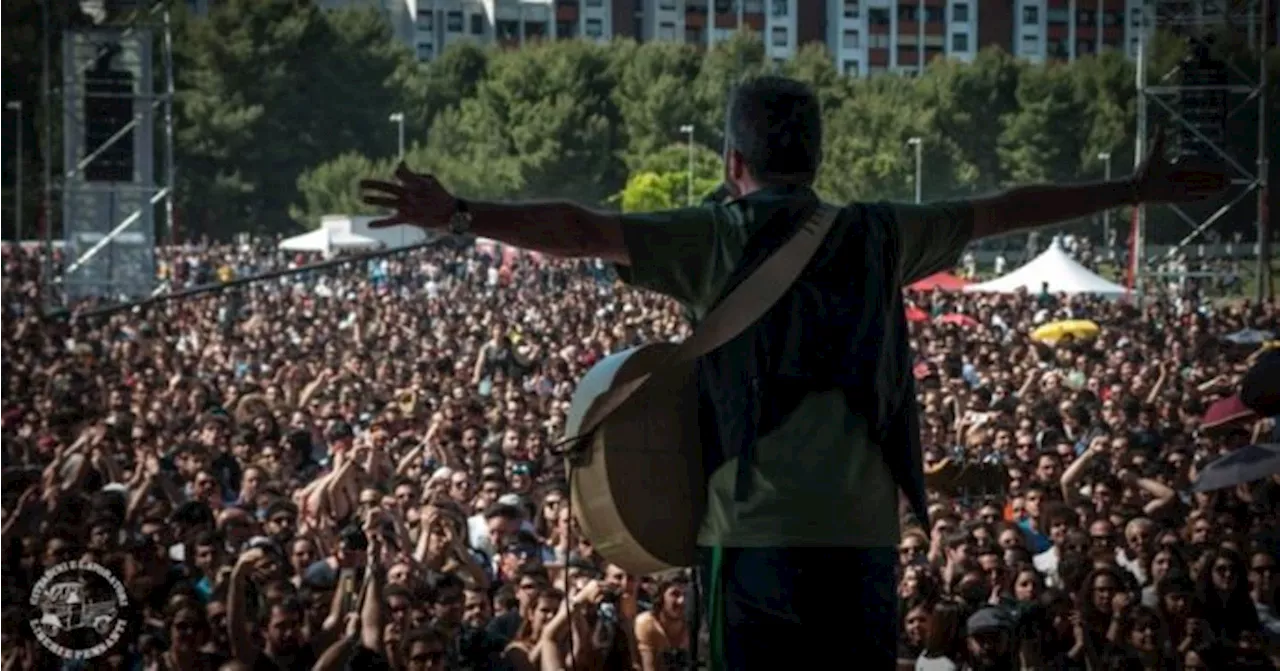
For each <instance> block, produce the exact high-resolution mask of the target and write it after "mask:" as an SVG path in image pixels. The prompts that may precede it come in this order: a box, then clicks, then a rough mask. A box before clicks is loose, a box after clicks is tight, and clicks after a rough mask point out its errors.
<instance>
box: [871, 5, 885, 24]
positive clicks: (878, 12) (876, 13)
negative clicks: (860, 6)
mask: <svg viewBox="0 0 1280 671" xmlns="http://www.w3.org/2000/svg"><path fill="white" fill-rule="evenodd" d="M867 23H869V24H871V25H873V26H887V25H889V10H887V9H884V8H881V7H873V8H871V9H868V10H867Z"/></svg>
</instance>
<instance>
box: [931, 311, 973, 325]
mask: <svg viewBox="0 0 1280 671" xmlns="http://www.w3.org/2000/svg"><path fill="white" fill-rule="evenodd" d="M938 321H939V322H942V323H943V324H955V325H956V326H963V327H965V328H973V327H975V326H978V325H979V324H978V320H976V319H974V318H973V317H970V316H969V315H962V314H960V313H959V312H952V313H951V314H945V315H942V316H941V317H938Z"/></svg>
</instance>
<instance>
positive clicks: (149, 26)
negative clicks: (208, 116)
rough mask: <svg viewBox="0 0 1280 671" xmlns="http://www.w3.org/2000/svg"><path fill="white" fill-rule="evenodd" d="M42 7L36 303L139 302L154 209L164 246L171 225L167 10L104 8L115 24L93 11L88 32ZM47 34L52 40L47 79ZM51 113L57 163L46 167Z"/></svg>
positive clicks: (145, 288) (151, 257)
mask: <svg viewBox="0 0 1280 671" xmlns="http://www.w3.org/2000/svg"><path fill="white" fill-rule="evenodd" d="M90 4H92V3H90ZM42 5H43V7H44V9H43V13H44V15H43V17H42V22H43V26H44V43H43V45H42V46H43V49H44V55H43V59H42V60H43V65H44V72H43V73H42V77H41V78H42V83H43V85H44V92H43V94H44V96H45V99H44V102H45V105H44V108H45V118H44V120H43V121H44V124H45V131H46V132H45V147H44V150H45V156H46V160H45V164H46V166H47V167H46V170H45V175H44V177H45V191H44V193H45V198H44V222H45V223H44V226H43V228H44V231H43V234H44V246H45V257H46V261H45V268H44V279H45V282H44V286H45V287H46V288H49V289H50V290H48V291H46V302H51V303H56V302H58V301H59V300H62V301H66V302H68V303H70V302H73V301H77V300H81V299H85V298H92V297H98V298H104V299H108V300H121V299H129V298H137V297H140V296H146V295H148V294H150V293H151V291H152V289H153V288H154V286H155V284H156V262H155V247H156V238H157V232H156V212H157V209H158V208H163V209H162V210H161V211H162V213H163V214H162V216H163V220H164V231H165V233H164V235H165V237H168V238H169V239H170V240H172V236H173V226H174V219H173V192H174V162H173V124H174V121H173V115H174V110H173V98H174V94H173V88H174V84H173V49H172V37H171V33H170V14H169V10H168V8H167V6H166V3H165V2H164V1H163V0H156V1H155V2H136V3H134V2H123V3H106V5H109V6H110V7H111V8H112V9H114V10H117V11H115V12H114V13H115V16H108V15H107V14H108V13H107V12H103V13H101V14H100V15H99V16H98V18H99V19H100V22H99V23H98V24H97V25H94V26H90V27H76V28H68V27H66V26H61V25H57V24H56V23H55V22H54V21H53V19H52V18H51V16H50V12H49V9H48V6H49V0H45V2H43V3H42ZM54 35H60V36H61V68H60V70H61V71H60V72H57V73H55V72H53V70H52V68H53V67H54V65H53V63H54V60H53V57H52V49H53V40H52V37H53V36H54ZM157 56H158V58H157ZM157 65H158V66H159V67H158V69H159V70H160V72H158V73H157V72H156V70H157V67H156V66H157ZM58 75H60V76H58ZM55 109H57V113H59V114H60V115H61V120H62V127H61V138H62V147H61V149H62V161H61V165H60V166H57V167H52V166H54V163H55V161H54V160H52V156H53V152H54V148H53V146H52V144H53V143H52V137H53V133H54V132H55V128H54V117H53V114H54V113H55V112H54V110H55ZM157 130H159V131H160V132H158V133H157ZM156 140H160V143H161V144H160V147H159V148H158V149H157V146H156ZM54 208H58V210H59V211H60V213H61V223H62V239H63V241H64V243H65V247H64V249H63V254H62V260H61V263H60V264H56V263H55V262H54V260H53V237H54V226H53V225H52V222H53V219H54V217H53V216H52V215H53V212H54Z"/></svg>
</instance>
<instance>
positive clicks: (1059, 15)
mask: <svg viewBox="0 0 1280 671" xmlns="http://www.w3.org/2000/svg"><path fill="white" fill-rule="evenodd" d="M1045 18H1046V19H1048V20H1049V23H1066V22H1068V21H1070V20H1071V12H1070V11H1069V10H1067V9H1063V8H1060V7H1055V8H1052V9H1050V10H1049V11H1047V12H1045Z"/></svg>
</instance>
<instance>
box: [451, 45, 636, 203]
mask: <svg viewBox="0 0 1280 671" xmlns="http://www.w3.org/2000/svg"><path fill="white" fill-rule="evenodd" d="M610 65H611V63H610V59H609V56H608V53H607V50H606V48H605V47H602V46H599V45H595V44H590V43H586V42H578V41H564V42H551V43H543V44H541V45H538V46H533V47H529V48H525V49H522V50H520V51H518V52H503V53H499V54H496V55H494V56H493V57H492V58H491V60H490V62H489V68H488V77H486V78H485V79H484V81H482V82H481V83H480V85H479V86H478V87H477V89H476V95H475V96H474V97H472V98H468V99H466V100H464V101H463V102H462V103H461V105H460V106H459V107H458V109H457V110H456V112H454V111H446V112H444V113H442V114H441V115H440V117H439V118H437V120H436V122H435V123H434V124H433V126H432V129H431V133H430V138H429V142H428V147H429V148H430V150H431V151H430V153H431V154H432V155H433V156H434V157H435V158H434V159H433V163H434V164H435V165H436V166H438V167H439V170H440V172H441V175H442V177H443V178H445V181H446V182H447V183H453V184H457V185H459V187H460V188H461V190H463V191H464V192H465V193H468V194H471V195H476V196H480V195H486V196H505V197H519V196H525V197H544V198H568V199H573V200H578V201H581V202H585V203H602V202H605V201H606V200H607V199H608V198H609V197H610V196H612V195H613V194H614V193H616V192H617V191H618V190H619V188H621V186H622V184H623V183H624V180H625V166H624V164H623V162H622V159H621V153H622V152H621V149H622V147H623V137H622V132H621V119H620V116H619V113H618V109H617V106H616V105H614V103H613V99H612V93H613V89H614V87H615V84H616V82H615V80H614V78H613V70H612V68H611V67H610Z"/></svg>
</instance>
